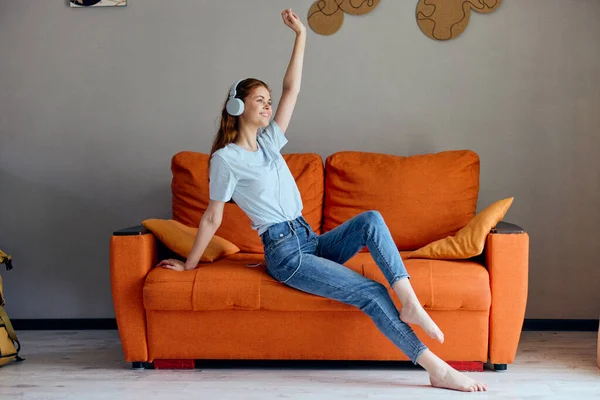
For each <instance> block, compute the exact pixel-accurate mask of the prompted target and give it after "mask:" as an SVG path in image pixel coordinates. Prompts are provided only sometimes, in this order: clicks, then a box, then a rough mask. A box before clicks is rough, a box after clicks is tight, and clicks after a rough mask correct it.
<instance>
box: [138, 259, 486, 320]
mask: <svg viewBox="0 0 600 400" xmlns="http://www.w3.org/2000/svg"><path fill="white" fill-rule="evenodd" d="M368 258H370V255H369V257H368ZM368 258H367V257H363V261H367V263H366V264H360V263H352V262H349V264H350V265H351V266H350V267H349V268H350V269H352V270H354V271H356V272H358V273H359V274H361V275H363V276H366V277H367V278H370V279H373V280H376V281H378V282H380V283H382V284H384V285H385V286H387V287H388V288H389V293H390V296H391V297H392V299H393V300H394V302H395V303H396V306H397V307H398V309H400V308H401V307H402V305H401V303H400V301H399V300H398V298H397V296H396V295H395V294H394V292H393V291H392V289H391V288H390V287H389V283H388V282H387V281H386V280H385V277H384V275H383V273H382V272H381V270H380V269H379V267H378V266H377V264H375V263H374V262H373V260H372V259H371V261H370V262H368V261H369V260H368ZM255 261H256V257H251V256H250V257H247V258H245V257H244V255H243V254H237V255H236V257H235V259H230V258H226V259H223V260H219V261H217V262H214V263H211V264H202V265H201V267H200V268H197V269H195V270H193V271H185V272H182V273H180V274H173V273H172V271H169V270H165V269H155V270H153V271H151V272H150V274H149V275H148V279H147V280H146V284H145V286H144V306H145V308H146V309H147V310H161V311H170V310H180V311H213V310H236V309H239V310H259V309H260V310H274V311H356V310H355V308H354V307H353V306H350V305H347V304H343V303H340V302H337V301H335V300H331V299H327V298H324V297H320V296H314V295H311V294H307V293H303V292H300V291H298V290H295V289H292V288H290V287H289V286H286V285H284V284H281V283H279V282H277V281H276V280H274V279H273V278H271V277H270V276H269V275H268V274H267V272H266V267H265V266H264V265H261V266H259V267H256V268H249V267H247V266H246V264H249V263H253V262H255ZM261 261H262V260H261ZM406 268H407V270H408V273H409V274H410V275H411V282H412V285H413V287H414V289H415V292H416V294H417V297H418V298H419V300H420V301H421V303H422V304H423V306H424V307H425V308H426V309H428V310H469V311H487V310H489V308H490V303H491V295H490V285H489V277H488V272H487V270H486V269H485V268H484V267H483V266H482V265H481V264H478V263H475V262H470V261H442V260H421V259H414V260H407V261H406Z"/></svg>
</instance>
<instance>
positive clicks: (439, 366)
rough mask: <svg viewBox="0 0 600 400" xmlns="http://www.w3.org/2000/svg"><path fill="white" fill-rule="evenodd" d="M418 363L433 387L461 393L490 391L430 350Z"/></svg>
mask: <svg viewBox="0 0 600 400" xmlns="http://www.w3.org/2000/svg"><path fill="white" fill-rule="evenodd" d="M417 362H418V363H419V365H421V366H422V367H423V368H425V370H426V371H427V372H428V373H429V382H431V386H434V387H437V388H442V389H452V390H459V391H461V392H485V391H487V389H488V388H487V385H486V384H485V383H482V382H477V381H476V380H474V379H471V378H469V377H468V376H466V375H465V374H462V373H460V372H458V371H457V370H455V369H454V368H452V367H451V366H449V365H448V363H447V362H445V361H444V360H442V359H441V358H439V357H438V356H436V355H435V354H433V353H432V352H431V350H429V349H427V350H425V351H424V352H423V353H422V354H421V355H420V356H419V358H418V359H417Z"/></svg>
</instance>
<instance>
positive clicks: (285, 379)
mask: <svg viewBox="0 0 600 400" xmlns="http://www.w3.org/2000/svg"><path fill="white" fill-rule="evenodd" d="M18 334H19V337H20V339H21V342H22V345H23V351H22V355H23V357H25V358H26V359H27V360H26V361H24V362H23V363H20V364H9V365H7V366H5V367H3V368H1V369H0V399H2V400H4V399H27V400H30V399H31V400H33V399H35V400H41V399H61V400H64V399H111V400H112V399H140V400H142V399H143V400H148V399H159V398H160V399H163V398H164V399H173V400H176V399H185V400H192V399H193V400H199V399H207V400H212V399H215V400H217V399H218V400H221V399H261V400H262V399H269V398H278V399H366V398H369V399H412V398H419V399H438V398H442V399H446V398H459V397H460V398H464V396H467V397H475V398H502V399H520V398H524V399H555V398H556V399H561V398H564V399H571V400H575V399H587V398H589V399H592V398H596V399H600V369H598V368H597V367H596V343H597V342H596V341H597V333H595V332H558V333H555V332H524V333H523V336H522V339H521V344H520V347H519V353H518V356H517V360H516V363H515V364H513V365H511V366H509V369H508V371H507V372H500V373H499V372H493V371H491V370H486V371H484V372H482V373H468V375H470V376H472V377H474V378H476V379H480V380H483V381H485V382H487V383H488V384H489V387H490V390H489V392H487V393H466V394H462V393H458V392H451V391H446V390H439V389H434V388H431V387H430V386H428V380H427V374H426V373H425V372H424V371H423V370H421V369H419V368H418V367H412V366H410V365H406V364H403V365H397V364H395V365H394V366H392V367H390V366H389V365H388V366H386V367H382V366H375V367H372V366H368V367H362V368H361V367H356V366H354V367H350V368H343V367H336V368H332V367H331V366H329V367H327V366H318V365H312V366H310V367H306V366H301V367H272V366H271V367H269V366H267V367H265V366H260V367H256V366H254V367H244V368H204V369H196V370H189V371H164V370H144V371H133V370H131V369H130V364H128V363H125V362H124V361H123V358H122V352H121V347H120V342H119V337H118V333H117V332H116V331H21V332H19V333H18Z"/></svg>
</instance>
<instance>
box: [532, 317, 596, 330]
mask: <svg viewBox="0 0 600 400" xmlns="http://www.w3.org/2000/svg"><path fill="white" fill-rule="evenodd" d="M523 330H524V331H581V332H597V331H598V320H597V319H526V320H525V321H524V323H523Z"/></svg>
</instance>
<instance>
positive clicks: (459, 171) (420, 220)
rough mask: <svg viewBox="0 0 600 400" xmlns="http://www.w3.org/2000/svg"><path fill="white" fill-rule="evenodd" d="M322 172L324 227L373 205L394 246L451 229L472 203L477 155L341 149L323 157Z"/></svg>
mask: <svg viewBox="0 0 600 400" xmlns="http://www.w3.org/2000/svg"><path fill="white" fill-rule="evenodd" d="M325 176H326V182H325V200H324V201H325V211H324V219H323V231H324V232H328V231H330V230H332V229H333V228H335V227H336V226H338V225H341V224H342V223H343V222H345V221H347V220H348V219H350V218H352V217H354V216H356V215H358V214H360V213H361V212H363V211H368V210H377V211H379V212H380V213H381V215H382V216H383V219H384V220H385V222H386V224H387V225H388V227H389V228H390V231H391V233H392V236H393V238H394V241H395V242H396V245H397V246H398V248H399V249H400V250H414V249H417V248H419V247H422V246H424V245H426V244H428V243H431V242H433V241H435V240H438V239H442V238H444V237H446V236H448V235H453V234H454V233H456V232H457V231H458V230H459V229H461V228H462V227H463V226H465V225H466V224H467V223H468V222H469V221H470V220H471V219H472V218H473V217H474V216H475V212H476V209H477V197H478V193H479V157H478V156H477V154H475V153H473V152H472V151H467V150H465V151H446V152H442V153H438V154H427V155H419V156H411V157H399V156H394V155H386V154H376V153H363V152H353V151H345V152H340V153H335V154H333V155H331V156H329V157H328V158H327V161H326V164H325ZM350 194H351V195H350Z"/></svg>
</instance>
